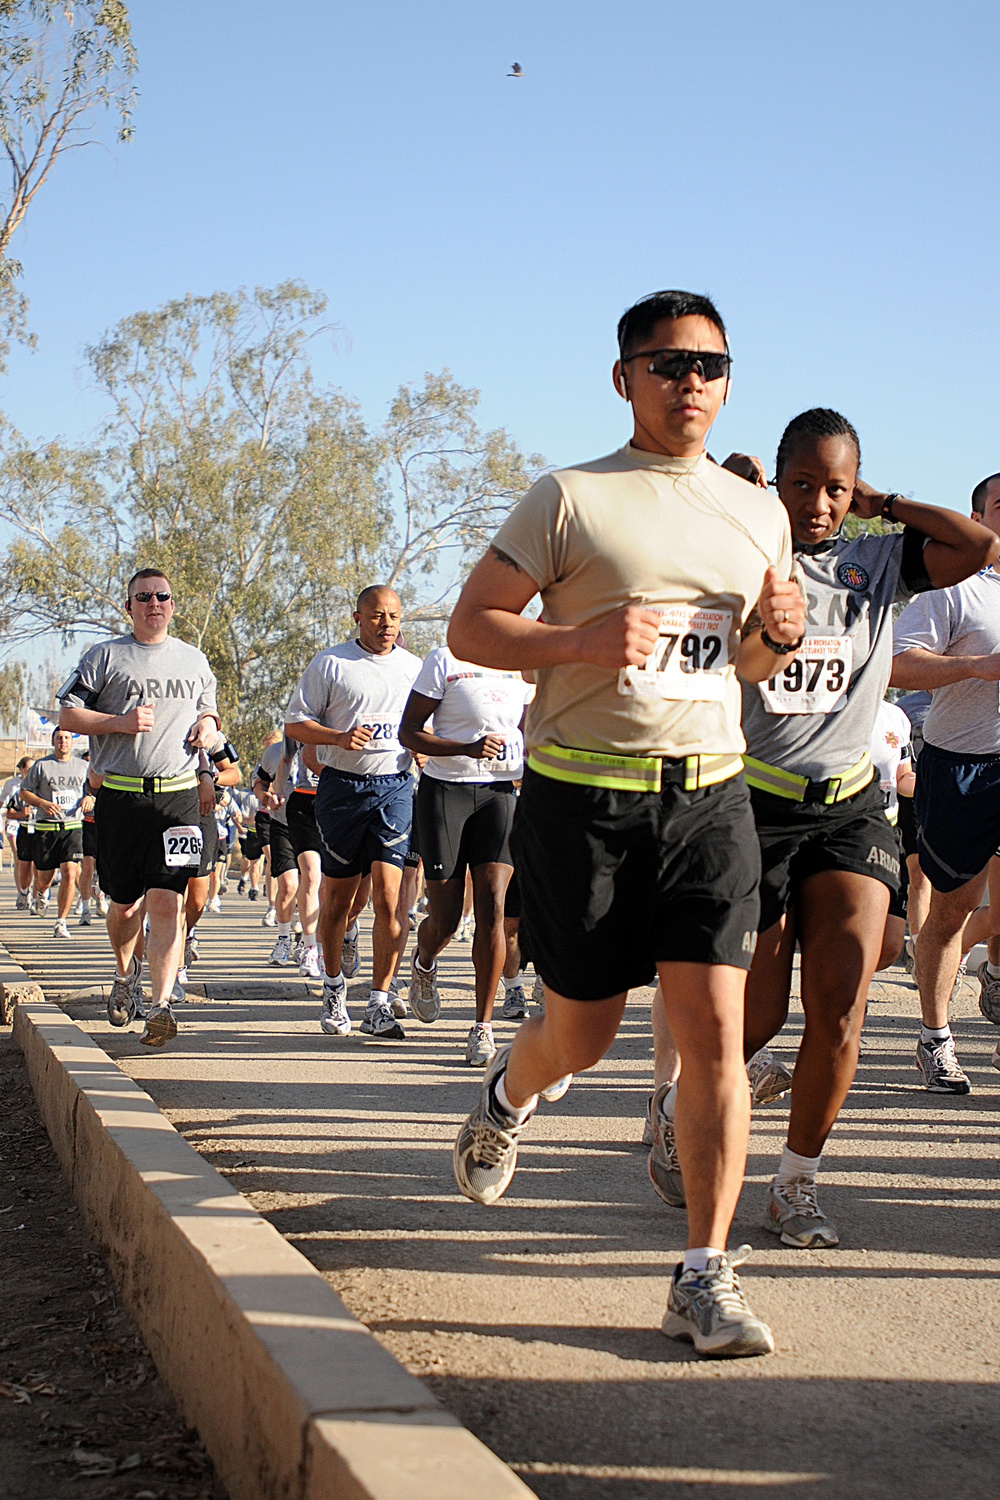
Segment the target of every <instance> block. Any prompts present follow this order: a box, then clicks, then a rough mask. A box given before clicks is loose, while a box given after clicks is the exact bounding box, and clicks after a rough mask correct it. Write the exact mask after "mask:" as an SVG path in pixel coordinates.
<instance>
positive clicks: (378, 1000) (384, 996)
mask: <svg viewBox="0 0 1000 1500" xmlns="http://www.w3.org/2000/svg"><path fill="white" fill-rule="evenodd" d="M388 1004H389V991H388V990H372V992H371V994H370V995H369V996H368V1009H369V1010H379V1009H380V1008H381V1007H382V1006H383V1005H388Z"/></svg>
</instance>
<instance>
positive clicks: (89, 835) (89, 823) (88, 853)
mask: <svg viewBox="0 0 1000 1500" xmlns="http://www.w3.org/2000/svg"><path fill="white" fill-rule="evenodd" d="M83 857H84V859H96V858H97V825H96V823H95V822H94V820H93V818H84V820H83Z"/></svg>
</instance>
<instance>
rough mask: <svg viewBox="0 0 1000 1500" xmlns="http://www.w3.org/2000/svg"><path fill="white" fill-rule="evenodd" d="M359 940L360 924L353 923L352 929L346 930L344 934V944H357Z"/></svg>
mask: <svg viewBox="0 0 1000 1500" xmlns="http://www.w3.org/2000/svg"><path fill="white" fill-rule="evenodd" d="M357 940H358V924H357V922H352V923H351V925H350V927H348V928H347V929H346V930H345V932H344V942H345V943H356V942H357Z"/></svg>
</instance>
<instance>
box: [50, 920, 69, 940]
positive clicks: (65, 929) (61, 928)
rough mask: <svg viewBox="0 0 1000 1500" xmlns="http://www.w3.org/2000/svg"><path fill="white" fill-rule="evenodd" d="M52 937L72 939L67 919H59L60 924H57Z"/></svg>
mask: <svg viewBox="0 0 1000 1500" xmlns="http://www.w3.org/2000/svg"><path fill="white" fill-rule="evenodd" d="M52 936H53V937H60V938H65V937H72V936H73V934H72V933H71V932H70V930H69V924H68V923H67V921H66V918H65V917H60V918H59V920H58V922H57V923H56V925H55V926H54V927H53V929H52Z"/></svg>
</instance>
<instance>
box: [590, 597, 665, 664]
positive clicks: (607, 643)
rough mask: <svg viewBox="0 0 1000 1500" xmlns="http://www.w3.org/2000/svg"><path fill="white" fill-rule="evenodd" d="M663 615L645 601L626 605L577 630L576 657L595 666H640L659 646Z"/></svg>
mask: <svg viewBox="0 0 1000 1500" xmlns="http://www.w3.org/2000/svg"><path fill="white" fill-rule="evenodd" d="M659 633H660V617H659V615H658V614H657V612H656V610H654V609H647V608H646V606H645V605H643V604H626V605H625V607H624V609H617V610H615V612H614V614H613V615H608V617H607V618H606V619H604V620H601V621H600V622H599V623H598V624H597V625H584V626H581V627H580V630H579V632H578V647H577V652H576V655H577V660H578V661H583V662H587V663H589V664H590V665H591V666H593V667H607V668H608V669H609V670H610V671H613V672H616V671H618V669H619V668H620V667H641V666H642V664H643V662H644V661H645V660H646V657H647V656H649V654H650V652H651V651H652V650H653V647H654V646H655V645H656V641H657V637H658V636H659Z"/></svg>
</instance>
